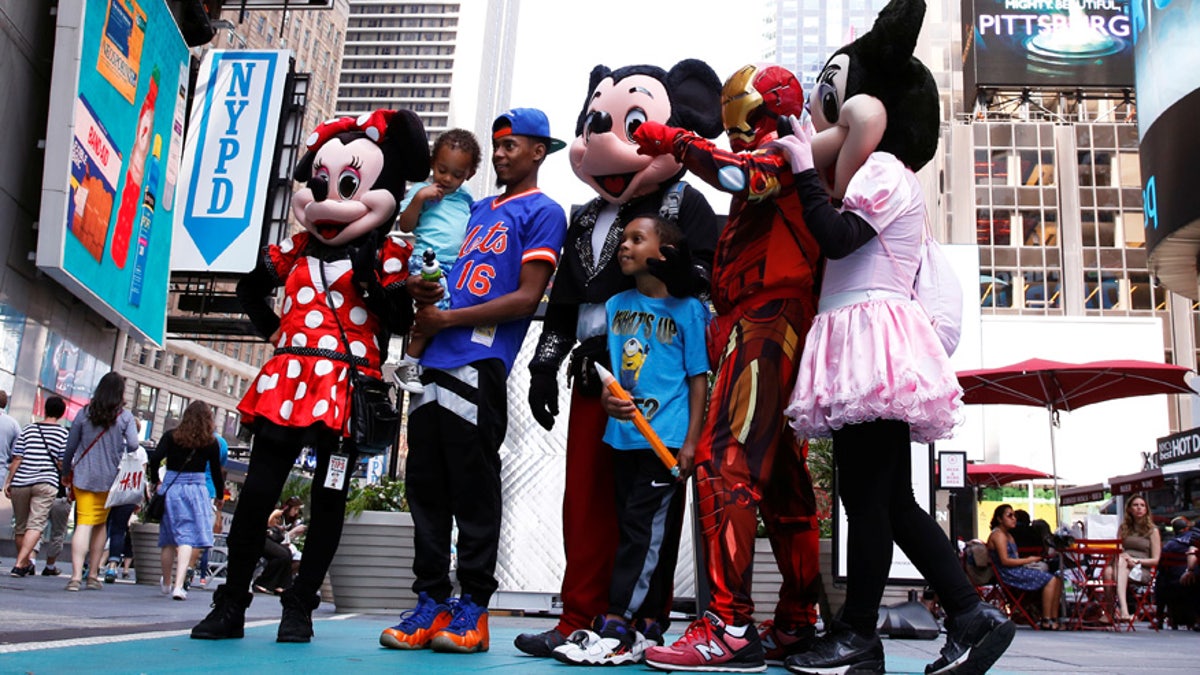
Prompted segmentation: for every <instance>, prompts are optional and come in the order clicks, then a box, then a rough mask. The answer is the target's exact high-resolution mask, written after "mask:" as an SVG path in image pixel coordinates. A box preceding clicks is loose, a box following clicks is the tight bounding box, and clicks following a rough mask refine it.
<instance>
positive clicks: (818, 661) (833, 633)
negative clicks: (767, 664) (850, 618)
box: [783, 625, 884, 675]
mask: <svg viewBox="0 0 1200 675" xmlns="http://www.w3.org/2000/svg"><path fill="white" fill-rule="evenodd" d="M783 664H784V665H785V666H787V669H788V670H790V671H792V672H793V673H802V674H803V675H860V674H861V675H866V674H867V673H882V672H884V670H883V642H882V641H880V639H879V634H878V633H873V634H872V635H871V636H870V637H864V636H862V635H859V634H858V633H856V632H854V631H852V630H850V629H849V628H847V627H846V626H844V625H842V626H835V627H834V628H833V629H832V630H830V631H829V632H827V633H825V635H822V636H821V637H819V638H817V639H815V640H813V643H812V647H811V648H810V649H809V650H808V651H806V652H803V653H800V654H793V655H792V656H789V657H787V658H786V659H785V660H784V662H783Z"/></svg>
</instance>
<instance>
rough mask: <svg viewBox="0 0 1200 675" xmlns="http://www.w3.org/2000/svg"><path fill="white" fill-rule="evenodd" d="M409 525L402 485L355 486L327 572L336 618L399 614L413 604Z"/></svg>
mask: <svg viewBox="0 0 1200 675" xmlns="http://www.w3.org/2000/svg"><path fill="white" fill-rule="evenodd" d="M412 561H413V524H412V514H410V513H409V512H408V502H407V500H406V499H405V497H404V481H402V480H398V479H391V478H386V477H385V478H383V479H382V480H381V482H379V483H375V484H372V483H363V482H357V481H356V482H355V483H354V484H353V485H351V487H350V493H349V495H348V497H347V499H346V523H345V525H344V526H343V528H342V540H341V543H340V544H339V545H338V551H337V555H335V556H334V558H333V563H332V564H331V565H330V566H329V577H330V581H331V582H332V586H333V602H334V605H336V608H337V611H338V612H399V611H402V610H405V609H411V608H412V607H413V606H414V605H415V604H416V602H417V597H416V595H415V594H414V593H413V592H412V584H413V581H414V579H415V577H414V576H413V573H412Z"/></svg>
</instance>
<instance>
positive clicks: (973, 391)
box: [958, 359, 1196, 515]
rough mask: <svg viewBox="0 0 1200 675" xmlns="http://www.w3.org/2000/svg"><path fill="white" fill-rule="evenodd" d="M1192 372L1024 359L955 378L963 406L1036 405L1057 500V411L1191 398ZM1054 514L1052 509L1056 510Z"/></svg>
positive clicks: (1140, 364) (1166, 366)
mask: <svg viewBox="0 0 1200 675" xmlns="http://www.w3.org/2000/svg"><path fill="white" fill-rule="evenodd" d="M1193 376H1194V373H1192V371H1191V370H1189V369H1188V368H1185V367H1183V366H1176V365H1173V364H1170V363H1155V362H1152V361H1135V360H1131V359H1124V360H1117V361H1092V362H1090V363H1065V362H1061V361H1048V360H1046V359H1029V360H1028V361H1021V362H1020V363H1014V364H1012V365H1010V366H1002V367H1000V368H986V369H983V370H964V371H962V372H960V373H958V383H959V384H960V385H962V388H963V403H1006V404H1011V405H1033V406H1041V407H1043V408H1045V409H1046V410H1047V411H1048V412H1049V413H1050V460H1051V462H1052V464H1053V471H1054V473H1055V478H1054V495H1055V500H1056V501H1057V498H1058V477H1057V474H1058V458H1057V453H1056V452H1055V448H1054V426H1055V424H1056V416H1057V413H1058V411H1059V410H1068V411H1069V410H1074V409H1076V408H1081V407H1083V406H1085V405H1088V404H1090V403H1099V402H1101V401H1110V400H1113V399H1118V398H1128V397H1131V396H1146V395H1149V394H1194V393H1196V392H1195V391H1194V390H1193V389H1192V387H1191V386H1190V384H1189V382H1190V380H1191V378H1192V377H1193ZM1055 513H1056V515H1057V509H1055Z"/></svg>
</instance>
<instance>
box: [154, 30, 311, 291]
mask: <svg viewBox="0 0 1200 675" xmlns="http://www.w3.org/2000/svg"><path fill="white" fill-rule="evenodd" d="M290 56H291V52H289V51H251V50H236V51H225V50H212V51H209V52H207V53H206V54H205V55H204V60H203V61H202V62H201V63H200V72H199V75H198V76H197V77H196V91H195V95H194V96H193V98H192V114H191V118H190V119H189V121H188V137H187V139H186V141H185V142H184V148H183V166H182V167H181V168H180V179H179V187H178V192H179V197H178V199H177V201H176V204H175V239H174V241H175V244H174V248H173V250H172V252H171V268H172V269H175V270H181V271H182V270H187V271H206V272H249V271H250V270H251V269H253V268H254V263H255V260H256V258H257V257H258V244H259V241H260V239H261V237H262V227H263V215H264V213H265V210H266V200H267V195H268V193H269V192H270V178H271V175H270V174H271V160H272V157H273V156H274V152H275V136H276V131H277V130H278V128H279V114H280V110H281V108H282V106H283V90H284V85H285V84H286V81H287V75H288V61H289V58H290Z"/></svg>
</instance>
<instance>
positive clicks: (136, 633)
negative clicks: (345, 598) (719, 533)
mask: <svg viewBox="0 0 1200 675" xmlns="http://www.w3.org/2000/svg"><path fill="white" fill-rule="evenodd" d="M5 562H9V561H8V559H6V560H5ZM9 566H11V564H10V565H9ZM40 569H41V568H40V566H39V571H40ZM65 585H66V579H65V578H64V577H42V576H37V577H25V578H20V579H18V578H12V577H9V576H8V575H7V567H6V568H5V569H4V575H3V576H0V674H7V673H14V674H15V673H48V672H67V671H69V670H75V669H78V668H80V667H81V666H82V664H86V670H87V671H88V672H89V673H190V672H206V673H213V672H220V673H244V672H254V673H296V672H306V673H308V672H316V673H329V672H338V671H345V670H348V669H354V671H355V672H361V673H384V672H387V673H394V672H396V671H397V670H398V669H404V670H405V671H407V672H414V673H431V674H440V673H464V672H485V671H488V672H504V673H522V674H524V673H535V674H536V673H558V674H559V675H565V674H567V673H571V672H582V671H578V670H568V668H569V666H565V665H562V664H559V663H557V662H554V661H549V660H541V659H533V658H529V657H526V656H524V655H522V654H520V653H519V652H517V650H516V649H515V648H514V647H513V646H512V641H513V638H514V637H516V636H517V634H519V633H522V632H528V631H541V630H545V629H546V628H548V627H550V626H551V625H552V620H551V619H549V618H531V617H513V616H500V615H495V616H493V617H492V619H491V622H490V627H491V651H489V652H487V653H485V654H472V655H457V654H436V653H433V652H428V651H422V652H397V651H392V650H388V649H383V648H381V647H380V646H379V643H378V638H379V632H380V631H381V630H382V629H383V628H386V627H387V626H388V625H390V624H392V623H394V622H395V620H396V617H394V616H384V615H344V614H335V613H334V611H333V607H332V606H331V605H329V604H327V603H326V604H323V605H321V607H320V608H319V609H318V610H317V612H316V613H315V614H314V618H315V619H316V623H315V627H316V633H317V636H316V638H315V639H314V640H313V642H312V643H311V644H307V645H295V644H278V643H276V642H275V629H276V626H277V623H278V620H279V603H278V600H277V599H276V598H274V597H271V596H262V597H256V598H255V601H254V603H253V604H252V605H251V606H250V610H249V612H248V613H247V620H248V624H247V629H246V637H245V639H242V640H225V641H220V642H208V641H201V640H191V639H190V638H188V630H189V629H190V628H191V626H192V625H193V624H194V623H195V622H196V621H198V620H199V619H200V618H202V617H203V616H204V614H206V613H207V611H208V603H209V597H210V595H211V593H210V592H209V591H205V590H199V589H197V590H194V591H192V592H191V593H190V594H189V597H188V599H187V600H186V601H184V602H178V601H172V600H170V599H168V598H164V597H163V596H162V595H160V594H159V593H158V589H157V587H156V586H147V585H134V584H128V583H117V584H112V585H107V586H105V588H104V590H102V591H81V592H79V593H68V592H66V591H64V590H63V587H64V586H65ZM683 628H684V626H683V625H682V624H676V625H675V626H674V627H673V628H672V631H671V634H670V636H669V637H674V636H676V635H678V634H679V632H680V631H682V629H683ZM941 646H942V639H939V640H928V641H926V640H885V641H884V647H885V649H886V650H887V668H888V672H890V673H923V672H924V667H925V664H927V663H929V662H931V661H933V660H934V658H936V656H937V654H938V650H939V649H941ZM1198 650H1200V634H1197V633H1193V632H1190V631H1163V632H1161V633H1155V632H1154V631H1152V630H1149V629H1148V628H1147V627H1145V625H1144V624H1140V625H1139V629H1138V630H1137V632H1134V633H1116V634H1114V633H1068V632H1059V633H1050V632H1036V631H1033V630H1030V629H1027V628H1021V629H1019V630H1018V631H1017V638H1016V640H1015V641H1014V642H1013V645H1012V647H1011V648H1010V649H1009V651H1008V652H1007V653H1006V654H1005V655H1004V657H1003V658H1002V659H1001V660H1000V661H999V662H998V663H997V664H996V667H995V669H993V671H992V672H994V673H999V674H1002V675H1004V674H1009V673H1064V672H1071V673H1095V674H1102V673H1103V674H1109V673H1112V674H1114V675H1115V674H1117V673H1122V674H1125V673H1132V674H1145V675H1150V674H1151V673H1154V674H1160V673H1161V674H1179V675H1182V674H1184V673H1195V672H1196V659H1195V654H1196V653H1197V651H1198ZM628 672H651V671H649V669H647V668H643V667H640V666H634V667H631V668H629V669H628ZM769 672H777V673H784V672H786V671H784V670H783V669H781V668H772V669H770V671H769Z"/></svg>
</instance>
